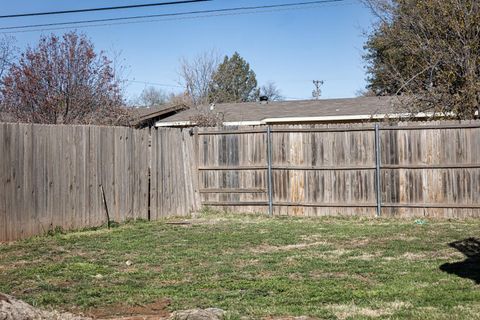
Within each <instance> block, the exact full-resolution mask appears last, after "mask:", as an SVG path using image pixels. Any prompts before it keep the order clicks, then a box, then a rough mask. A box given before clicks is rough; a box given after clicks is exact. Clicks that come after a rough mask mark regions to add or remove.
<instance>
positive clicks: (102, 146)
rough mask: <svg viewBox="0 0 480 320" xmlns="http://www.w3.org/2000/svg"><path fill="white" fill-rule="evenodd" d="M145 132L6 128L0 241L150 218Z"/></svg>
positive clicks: (1, 134)
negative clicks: (53, 231)
mask: <svg viewBox="0 0 480 320" xmlns="http://www.w3.org/2000/svg"><path fill="white" fill-rule="evenodd" d="M148 139H149V132H148V129H146V130H133V129H129V128H117V127H94V126H48V125H28V124H0V152H1V156H0V178H1V180H0V241H5V240H15V239H20V238H25V237H29V236H32V235H36V234H41V233H45V232H47V231H48V230H52V229H54V228H55V227H61V228H64V229H76V228H83V227H92V226H98V225H100V224H103V223H105V222H106V212H105V207H104V205H103V198H102V193H101V188H100V186H103V187H104V190H105V197H106V203H107V206H108V209H109V212H110V218H111V219H112V220H115V221H125V220H128V219H137V218H143V219H147V218H148V209H149V208H148V167H149V163H148Z"/></svg>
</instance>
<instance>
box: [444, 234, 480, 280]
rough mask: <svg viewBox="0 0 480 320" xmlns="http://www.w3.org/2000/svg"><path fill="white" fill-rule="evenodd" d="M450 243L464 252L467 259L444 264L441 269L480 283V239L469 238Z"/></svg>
mask: <svg viewBox="0 0 480 320" xmlns="http://www.w3.org/2000/svg"><path fill="white" fill-rule="evenodd" d="M448 245H449V246H450V247H452V248H455V249H457V250H458V251H460V252H461V253H463V254H464V255H465V256H466V259H465V260H464V261H461V262H454V263H445V264H442V265H441V266H440V270H442V271H444V272H447V273H450V274H455V275H457V276H459V277H462V278H467V279H471V280H473V281H475V283H476V284H480V240H479V239H476V238H468V239H464V240H460V241H455V242H452V243H449V244H448Z"/></svg>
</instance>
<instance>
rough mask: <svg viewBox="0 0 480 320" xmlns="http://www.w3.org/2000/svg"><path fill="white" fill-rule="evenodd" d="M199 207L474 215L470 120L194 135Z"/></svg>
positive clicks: (477, 149)
mask: <svg viewBox="0 0 480 320" xmlns="http://www.w3.org/2000/svg"><path fill="white" fill-rule="evenodd" d="M196 135H197V140H198V142H197V143H198V155H197V157H198V162H199V167H198V169H199V187H200V192H201V199H202V203H203V204H204V205H209V206H215V207H221V208H225V209H228V210H236V211H253V212H265V211H270V212H271V213H272V214H278V215H287V214H288V215H300V216H317V215H332V214H343V215H369V216H374V215H383V216H403V217H405V216H434V217H480V123H479V122H462V123H458V122H439V123H418V122H417V123H415V122H412V123H402V124H401V125H400V126H389V125H386V124H381V125H374V124H363V125H330V126H290V127H285V126H273V127H269V128H258V127H256V128H242V129H238V130H236V129H235V130H216V129H202V130H199V131H198V132H197V134H196Z"/></svg>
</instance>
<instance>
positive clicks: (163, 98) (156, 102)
mask: <svg viewBox="0 0 480 320" xmlns="http://www.w3.org/2000/svg"><path fill="white" fill-rule="evenodd" d="M168 100H169V97H168V95H167V94H166V93H165V92H164V91H163V90H161V89H157V88H155V87H152V86H150V87H146V88H145V89H143V91H142V93H140V96H138V97H137V98H136V99H133V101H132V102H130V104H131V105H133V106H135V107H147V108H151V107H155V106H160V105H162V104H166V103H167V102H168Z"/></svg>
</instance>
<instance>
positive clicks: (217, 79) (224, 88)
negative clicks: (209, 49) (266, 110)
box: [209, 52, 259, 103]
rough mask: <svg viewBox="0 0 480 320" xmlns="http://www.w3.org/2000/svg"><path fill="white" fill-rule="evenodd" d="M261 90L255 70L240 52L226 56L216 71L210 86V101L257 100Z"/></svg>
mask: <svg viewBox="0 0 480 320" xmlns="http://www.w3.org/2000/svg"><path fill="white" fill-rule="evenodd" d="M258 95H259V90H258V88H257V79H256V75H255V72H254V71H253V70H252V69H250V64H249V63H248V62H246V61H245V60H244V59H243V58H242V57H241V56H240V54H238V52H235V53H234V54H233V55H232V56H231V57H230V58H229V57H228V56H225V58H224V60H223V62H222V63H220V65H219V66H218V68H217V71H216V72H215V73H214V75H213V78H212V82H211V83H210V87H209V102H210V103H227V102H248V101H255V100H257V98H258Z"/></svg>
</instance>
